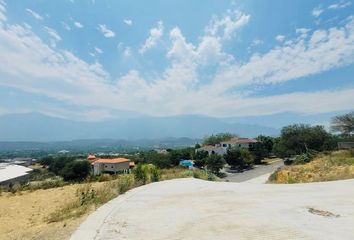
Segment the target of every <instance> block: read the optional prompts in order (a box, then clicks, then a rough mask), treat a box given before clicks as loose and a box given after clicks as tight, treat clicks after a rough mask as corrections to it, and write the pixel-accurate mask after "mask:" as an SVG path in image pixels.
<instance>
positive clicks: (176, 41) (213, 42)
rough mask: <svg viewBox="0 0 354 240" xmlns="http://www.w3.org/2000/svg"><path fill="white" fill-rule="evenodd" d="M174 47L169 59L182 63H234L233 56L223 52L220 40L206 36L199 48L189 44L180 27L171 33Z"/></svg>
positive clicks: (170, 50)
mask: <svg viewBox="0 0 354 240" xmlns="http://www.w3.org/2000/svg"><path fill="white" fill-rule="evenodd" d="M170 39H171V40H172V46H171V48H170V49H169V51H168V53H167V57H168V58H171V59H173V60H177V61H180V62H183V61H193V62H195V63H198V64H201V65H212V64H216V63H217V64H220V65H224V64H228V63H229V62H231V61H233V57H232V55H229V54H227V53H225V52H223V51H222V44H221V42H220V39H219V38H217V37H214V36H209V35H205V36H203V37H201V41H200V42H199V44H198V45H197V46H194V45H193V44H192V43H188V42H187V40H186V38H185V37H184V36H183V34H182V32H181V30H180V29H179V28H178V27H175V28H173V29H172V30H171V31H170Z"/></svg>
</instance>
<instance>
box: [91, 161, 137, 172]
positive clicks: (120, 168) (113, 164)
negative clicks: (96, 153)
mask: <svg viewBox="0 0 354 240" xmlns="http://www.w3.org/2000/svg"><path fill="white" fill-rule="evenodd" d="M92 165H93V174H94V175H99V174H101V173H105V172H106V173H120V172H128V171H129V167H130V160H129V159H127V158H112V159H103V158H100V159H97V160H96V161H94V162H93V163H92Z"/></svg>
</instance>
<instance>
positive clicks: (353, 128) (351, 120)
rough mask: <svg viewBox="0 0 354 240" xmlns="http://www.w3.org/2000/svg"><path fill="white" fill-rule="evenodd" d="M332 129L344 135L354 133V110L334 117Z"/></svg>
mask: <svg viewBox="0 0 354 240" xmlns="http://www.w3.org/2000/svg"><path fill="white" fill-rule="evenodd" d="M331 129H332V131H335V132H340V133H341V134H342V135H343V136H352V135H354V111H353V112H351V113H347V114H343V115H340V116H335V117H333V118H332V121H331Z"/></svg>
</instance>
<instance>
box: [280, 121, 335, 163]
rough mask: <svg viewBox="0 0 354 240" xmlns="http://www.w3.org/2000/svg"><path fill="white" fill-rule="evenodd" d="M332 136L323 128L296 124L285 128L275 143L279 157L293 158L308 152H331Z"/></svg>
mask: <svg viewBox="0 0 354 240" xmlns="http://www.w3.org/2000/svg"><path fill="white" fill-rule="evenodd" d="M331 139H332V135H331V134H329V133H328V132H326V130H325V129H324V127H323V126H310V125H306V124H294V125H289V126H286V127H284V128H283V129H282V130H281V136H280V138H279V139H278V140H277V141H276V143H275V150H276V152H277V155H278V156H281V157H284V156H291V155H297V154H302V153H306V152H307V151H308V150H310V149H311V150H315V151H323V150H330V149H328V148H329V147H330V145H329V144H326V143H327V142H329V141H330V140H331Z"/></svg>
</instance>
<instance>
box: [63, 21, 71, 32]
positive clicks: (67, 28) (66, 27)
mask: <svg viewBox="0 0 354 240" xmlns="http://www.w3.org/2000/svg"><path fill="white" fill-rule="evenodd" d="M61 24H62V25H63V27H64V28H65V29H66V30H68V31H70V30H71V27H70V26H69V25H68V24H66V23H65V22H61Z"/></svg>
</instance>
